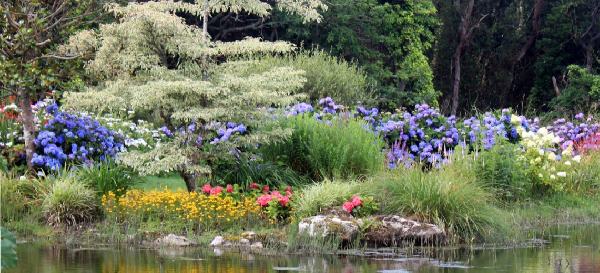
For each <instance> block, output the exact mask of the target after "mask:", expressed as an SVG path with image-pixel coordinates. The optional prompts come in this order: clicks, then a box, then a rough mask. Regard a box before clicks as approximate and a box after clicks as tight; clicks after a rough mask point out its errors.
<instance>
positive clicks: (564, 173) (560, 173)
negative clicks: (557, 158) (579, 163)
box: [556, 172, 567, 177]
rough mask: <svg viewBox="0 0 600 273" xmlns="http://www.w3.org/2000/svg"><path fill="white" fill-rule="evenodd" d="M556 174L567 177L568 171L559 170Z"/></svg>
mask: <svg viewBox="0 0 600 273" xmlns="http://www.w3.org/2000/svg"><path fill="white" fill-rule="evenodd" d="M556 175H557V176H560V177H567V173H566V172H557V173H556Z"/></svg>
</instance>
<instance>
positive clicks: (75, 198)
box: [42, 177, 99, 226]
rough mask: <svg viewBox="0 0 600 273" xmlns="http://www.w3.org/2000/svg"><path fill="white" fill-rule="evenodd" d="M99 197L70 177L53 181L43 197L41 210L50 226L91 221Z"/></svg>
mask: <svg viewBox="0 0 600 273" xmlns="http://www.w3.org/2000/svg"><path fill="white" fill-rule="evenodd" d="M98 204H99V199H98V198H97V196H96V193H95V192H94V190H92V189H90V188H88V187H87V186H86V185H85V184H83V183H81V182H79V181H77V180H75V179H73V178H71V177H63V178H60V179H58V180H56V181H55V182H54V184H53V185H52V186H51V188H50V191H49V192H48V194H46V196H45V197H44V201H43V203H42V212H43V214H44V217H45V218H46V222H47V223H48V224H49V225H51V226H63V225H64V226H72V225H75V224H80V223H85V222H90V221H92V220H93V219H94V218H95V217H96V216H97V214H98V212H99V208H98Z"/></svg>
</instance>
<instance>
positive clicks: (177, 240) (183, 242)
mask: <svg viewBox="0 0 600 273" xmlns="http://www.w3.org/2000/svg"><path fill="white" fill-rule="evenodd" d="M154 244H155V245H159V246H190V245H194V244H196V243H194V242H193V241H192V240H190V239H188V238H186V237H183V236H178V235H175V234H169V235H167V236H165V237H162V238H158V239H156V240H154Z"/></svg>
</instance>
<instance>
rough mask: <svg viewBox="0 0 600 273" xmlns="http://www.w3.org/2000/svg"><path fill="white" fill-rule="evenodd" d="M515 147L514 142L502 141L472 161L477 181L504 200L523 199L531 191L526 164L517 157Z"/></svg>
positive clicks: (517, 152)
mask: <svg viewBox="0 0 600 273" xmlns="http://www.w3.org/2000/svg"><path fill="white" fill-rule="evenodd" d="M517 149H518V147H517V146H516V145H514V144H510V143H502V144H499V145H495V146H494V148H493V149H491V150H489V151H484V152H482V153H481V154H480V155H479V158H478V159H477V160H476V161H474V162H475V174H476V176H477V181H478V182H480V183H482V184H483V185H484V186H486V187H489V188H491V189H492V190H493V191H495V194H496V196H497V197H499V198H500V199H502V200H505V201H517V200H523V199H525V198H527V197H529V196H530V193H531V186H532V182H531V181H529V179H528V176H527V170H526V168H527V166H525V165H524V164H523V163H522V161H519V160H518V159H517V157H518V154H519V151H518V150H517Z"/></svg>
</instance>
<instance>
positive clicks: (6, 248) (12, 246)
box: [0, 227, 17, 269]
mask: <svg viewBox="0 0 600 273" xmlns="http://www.w3.org/2000/svg"><path fill="white" fill-rule="evenodd" d="M0 240H1V243H0V269H5V268H11V267H15V266H16V265H17V239H16V238H15V235H13V234H12V233H11V232H10V231H8V230H7V229H5V228H4V227H0Z"/></svg>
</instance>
